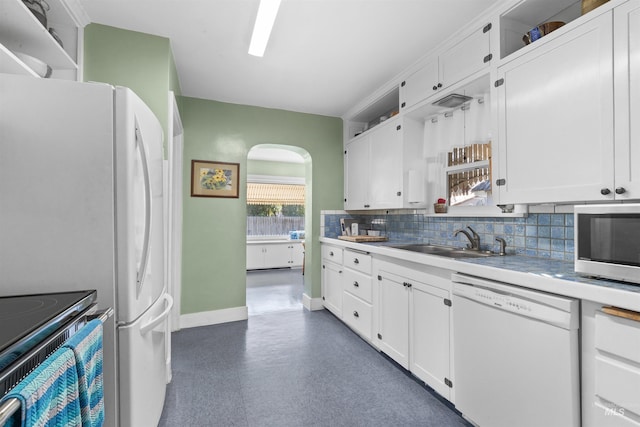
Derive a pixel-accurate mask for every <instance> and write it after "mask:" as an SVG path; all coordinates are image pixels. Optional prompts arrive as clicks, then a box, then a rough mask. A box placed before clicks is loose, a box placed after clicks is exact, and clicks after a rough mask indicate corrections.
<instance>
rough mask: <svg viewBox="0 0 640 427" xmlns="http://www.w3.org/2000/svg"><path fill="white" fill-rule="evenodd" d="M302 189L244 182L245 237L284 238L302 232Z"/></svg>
mask: <svg viewBox="0 0 640 427" xmlns="http://www.w3.org/2000/svg"><path fill="white" fill-rule="evenodd" d="M304 200H305V186H304V185H299V184H275V183H262V182H260V183H258V182H249V183H247V236H254V237H258V236H283V235H285V236H288V235H289V232H290V231H293V230H304Z"/></svg>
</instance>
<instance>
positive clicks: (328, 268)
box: [322, 248, 343, 318]
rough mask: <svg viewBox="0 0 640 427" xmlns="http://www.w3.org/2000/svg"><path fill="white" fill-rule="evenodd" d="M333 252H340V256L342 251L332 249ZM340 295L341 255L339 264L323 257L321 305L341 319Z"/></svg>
mask: <svg viewBox="0 0 640 427" xmlns="http://www.w3.org/2000/svg"><path fill="white" fill-rule="evenodd" d="M323 249H324V248H323ZM334 251H336V252H337V251H340V254H342V249H337V248H332V253H335V252H334ZM323 253H324V250H323ZM342 293H343V292H342V255H340V263H339V264H338V263H335V262H331V261H330V260H328V259H327V258H324V257H323V258H322V303H323V304H324V307H325V308H326V309H327V310H329V311H331V312H332V313H333V314H335V315H336V316H338V318H342Z"/></svg>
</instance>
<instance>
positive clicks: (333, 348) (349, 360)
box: [160, 274, 469, 427]
mask: <svg viewBox="0 0 640 427" xmlns="http://www.w3.org/2000/svg"><path fill="white" fill-rule="evenodd" d="M257 276H261V277H262V278H264V277H263V275H256V276H255V277H257ZM273 276H277V274H274V275H273ZM255 277H254V278H255ZM252 280H253V278H252ZM295 280H297V279H295ZM300 283H301V279H300ZM265 286H269V285H265ZM295 286H298V285H295ZM299 286H300V292H301V286H302V285H301V284H300V285H299ZM248 293H249V291H248ZM293 293H297V291H295V292H293V291H291V293H290V294H287V295H291V294H293ZM247 301H249V296H247ZM248 304H249V302H248ZM292 306H295V304H293V303H291V301H288V300H287V302H286V303H285V302H283V303H282V307H283V309H282V310H275V309H274V308H275V307H274V304H273V303H269V305H268V307H270V308H269V309H268V310H267V309H266V308H264V307H263V308H260V307H259V306H258V305H256V307H255V310H256V313H258V312H261V311H262V314H259V315H250V317H249V320H248V321H240V322H232V323H226V324H221V325H213V326H204V327H199V328H191V329H185V330H182V331H179V332H176V333H174V334H173V338H172V346H173V349H172V359H173V381H172V383H171V384H169V386H168V388H167V397H166V401H165V407H164V412H163V415H162V419H161V421H160V426H162V427H165V426H278V427H287V426H434V427H435V426H437V427H446V426H468V425H469V424H468V423H466V422H465V421H464V420H463V419H462V418H461V417H460V416H459V415H458V414H457V413H456V412H455V411H454V410H453V409H451V407H450V406H449V405H448V404H447V403H445V402H444V401H443V400H441V399H440V398H437V397H435V396H434V395H432V394H431V393H430V392H429V391H428V390H427V389H425V388H424V387H423V386H422V385H421V384H419V383H418V382H417V381H415V380H414V379H413V378H412V377H411V376H410V375H407V373H406V371H404V370H402V369H401V368H399V367H398V366H397V365H395V364H393V363H392V362H390V360H389V359H387V358H386V357H385V356H384V355H382V354H380V353H379V352H377V351H376V350H375V349H374V348H372V347H371V346H370V345H368V344H367V343H365V342H364V341H363V340H362V339H360V338H359V337H358V336H357V335H355V334H354V333H353V332H351V331H350V330H349V329H348V328H347V327H346V326H345V325H344V324H343V323H342V322H340V321H339V320H338V319H336V318H335V317H334V316H333V315H331V314H330V313H329V312H327V311H325V310H321V311H316V312H309V311H306V310H303V309H301V308H300V309H298V308H295V309H291V307H292ZM269 310H270V311H269Z"/></svg>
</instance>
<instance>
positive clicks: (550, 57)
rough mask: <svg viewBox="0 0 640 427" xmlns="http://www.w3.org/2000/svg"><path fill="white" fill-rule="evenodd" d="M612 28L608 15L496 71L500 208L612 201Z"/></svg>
mask: <svg viewBox="0 0 640 427" xmlns="http://www.w3.org/2000/svg"><path fill="white" fill-rule="evenodd" d="M612 24H613V15H612V13H611V12H610V11H609V12H608V13H604V14H601V15H599V16H597V17H596V18H594V19H591V20H588V21H586V22H583V23H581V24H580V25H578V26H575V27H574V28H572V29H571V30H570V31H565V32H564V33H563V34H560V35H559V36H557V37H553V35H551V36H547V37H548V39H547V40H545V39H542V40H539V41H536V42H535V43H534V44H532V45H531V46H530V47H529V49H528V50H527V51H526V53H523V54H521V55H515V56H516V58H515V59H513V60H508V61H507V62H505V63H503V65H501V66H500V67H498V69H497V80H496V82H495V85H496V86H497V90H496V92H497V93H496V95H497V101H498V102H497V107H498V108H497V110H498V111H497V116H498V134H499V156H500V157H499V159H500V161H499V174H498V176H497V177H494V182H495V183H496V184H497V188H498V189H499V190H500V191H499V198H500V203H501V204H506V203H546V202H573V201H581V200H606V199H609V198H612V195H611V194H609V193H611V191H609V190H607V189H612V188H613V176H614V173H613V167H614V159H613V138H614V132H613V123H614V122H613V119H614V116H613V74H612V70H613V49H612V46H613V36H612V35H613V32H612V30H613V27H612ZM496 179H497V181H495V180H496ZM495 188H496V187H494V189H495ZM607 191H609V193H607ZM601 193H602V194H601Z"/></svg>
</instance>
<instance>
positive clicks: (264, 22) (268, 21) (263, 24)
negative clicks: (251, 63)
mask: <svg viewBox="0 0 640 427" xmlns="http://www.w3.org/2000/svg"><path fill="white" fill-rule="evenodd" d="M279 8H280V0H260V7H258V16H257V17H256V23H255V25H254V27H253V35H252V36H251V44H250V45H249V55H253V56H263V55H264V50H265V49H266V48H267V42H268V41H269V36H270V35H271V29H272V28H273V23H274V22H275V20H276V15H277V14H278V9H279Z"/></svg>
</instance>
